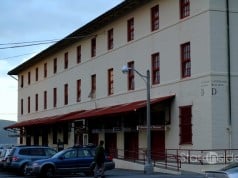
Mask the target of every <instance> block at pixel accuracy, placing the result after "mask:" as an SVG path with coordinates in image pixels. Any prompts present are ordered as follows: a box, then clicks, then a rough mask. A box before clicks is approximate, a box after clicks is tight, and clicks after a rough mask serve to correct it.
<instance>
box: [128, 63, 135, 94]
mask: <svg viewBox="0 0 238 178" xmlns="http://www.w3.org/2000/svg"><path fill="white" fill-rule="evenodd" d="M127 66H128V67H129V68H134V61H131V62H128V64H127ZM134 89H135V74H134V71H133V70H129V72H128V90H134Z"/></svg>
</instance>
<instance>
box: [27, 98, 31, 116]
mask: <svg viewBox="0 0 238 178" xmlns="http://www.w3.org/2000/svg"><path fill="white" fill-rule="evenodd" d="M27 105H28V106H27V108H28V110H27V111H28V113H30V112H31V97H30V96H28V98H27Z"/></svg>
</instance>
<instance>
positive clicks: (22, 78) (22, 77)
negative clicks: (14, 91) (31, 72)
mask: <svg viewBox="0 0 238 178" xmlns="http://www.w3.org/2000/svg"><path fill="white" fill-rule="evenodd" d="M23 86H24V75H21V88H23Z"/></svg>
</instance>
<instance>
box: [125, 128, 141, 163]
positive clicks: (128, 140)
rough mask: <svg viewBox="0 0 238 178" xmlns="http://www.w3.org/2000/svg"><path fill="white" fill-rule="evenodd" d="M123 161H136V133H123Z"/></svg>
mask: <svg viewBox="0 0 238 178" xmlns="http://www.w3.org/2000/svg"><path fill="white" fill-rule="evenodd" d="M124 140H125V142H124V143H125V146H124V148H125V150H124V154H125V159H132V160H136V159H138V133H137V132H125V133H124Z"/></svg>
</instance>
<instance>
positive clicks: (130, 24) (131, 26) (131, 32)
mask: <svg viewBox="0 0 238 178" xmlns="http://www.w3.org/2000/svg"><path fill="white" fill-rule="evenodd" d="M131 40H134V18H131V19H129V20H128V21H127V41H131Z"/></svg>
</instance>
